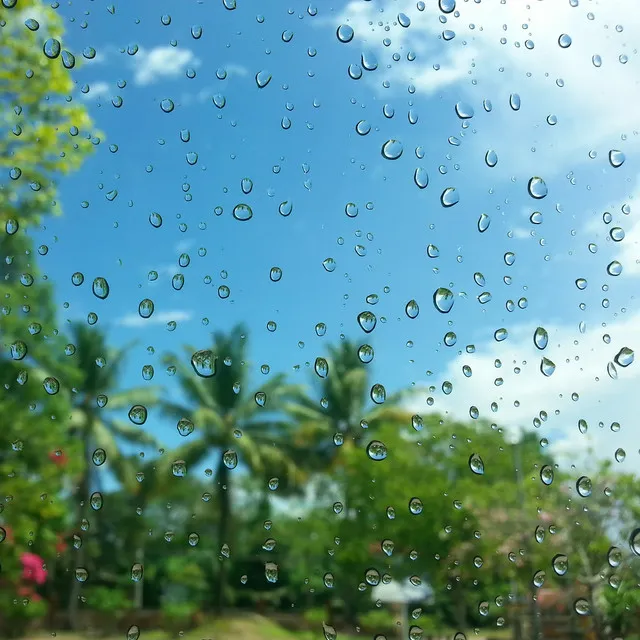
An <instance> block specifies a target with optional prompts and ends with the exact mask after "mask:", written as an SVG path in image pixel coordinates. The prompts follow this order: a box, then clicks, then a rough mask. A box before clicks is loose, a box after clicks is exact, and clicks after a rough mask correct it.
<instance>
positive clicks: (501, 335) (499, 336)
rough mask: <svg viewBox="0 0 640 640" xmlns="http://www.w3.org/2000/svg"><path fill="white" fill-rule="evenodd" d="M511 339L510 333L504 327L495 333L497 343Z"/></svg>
mask: <svg viewBox="0 0 640 640" xmlns="http://www.w3.org/2000/svg"><path fill="white" fill-rule="evenodd" d="M508 337H509V332H508V331H507V330H506V329H505V328H504V327H503V328H501V329H496V330H495V331H494V333H493V338H494V340H495V341H496V342H502V341H503V340H506V339H507V338H508Z"/></svg>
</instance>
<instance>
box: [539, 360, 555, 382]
mask: <svg viewBox="0 0 640 640" xmlns="http://www.w3.org/2000/svg"><path fill="white" fill-rule="evenodd" d="M555 370H556V365H555V363H554V362H552V361H551V360H549V358H542V360H541V361H540V371H541V372H542V374H543V375H545V376H547V377H549V376H551V375H553V372H554V371H555Z"/></svg>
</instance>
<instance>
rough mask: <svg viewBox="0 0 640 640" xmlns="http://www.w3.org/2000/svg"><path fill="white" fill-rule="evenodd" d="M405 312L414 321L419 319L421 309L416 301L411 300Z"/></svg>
mask: <svg viewBox="0 0 640 640" xmlns="http://www.w3.org/2000/svg"><path fill="white" fill-rule="evenodd" d="M404 311H405V313H406V314H407V317H409V318H411V319H412V320H413V319H414V318H417V317H418V314H419V313H420V307H419V306H418V303H417V302H416V301H415V300H409V302H407V305H406V306H405V308H404Z"/></svg>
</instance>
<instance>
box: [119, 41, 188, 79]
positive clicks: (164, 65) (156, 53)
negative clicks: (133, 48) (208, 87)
mask: <svg viewBox="0 0 640 640" xmlns="http://www.w3.org/2000/svg"><path fill="white" fill-rule="evenodd" d="M132 60H133V64H134V74H133V80H134V82H135V84H137V85H140V86H144V85H149V84H153V83H154V82H157V81H158V80H160V79H163V78H173V77H176V76H178V75H180V74H181V73H183V72H184V71H185V68H186V67H187V66H188V65H189V66H193V67H195V66H198V64H199V63H200V61H199V60H198V58H196V56H195V55H194V53H193V52H192V51H190V50H189V49H179V48H176V47H170V46H165V47H154V48H153V49H150V50H146V49H140V50H139V51H138V52H137V53H136V55H135V56H134V57H133V58H132Z"/></svg>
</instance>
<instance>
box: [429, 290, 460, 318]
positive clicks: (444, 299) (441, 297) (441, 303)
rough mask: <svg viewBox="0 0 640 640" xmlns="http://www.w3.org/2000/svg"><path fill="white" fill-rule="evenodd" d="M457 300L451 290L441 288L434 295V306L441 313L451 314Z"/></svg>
mask: <svg viewBox="0 0 640 640" xmlns="http://www.w3.org/2000/svg"><path fill="white" fill-rule="evenodd" d="M454 300H455V298H454V296H453V293H452V292H451V291H450V290H449V289H445V288H444V287H440V288H439V289H436V291H435V292H434V294H433V304H434V306H435V308H436V309H437V310H438V311H439V312H440V313H449V311H451V309H452V307H453V302H454Z"/></svg>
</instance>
